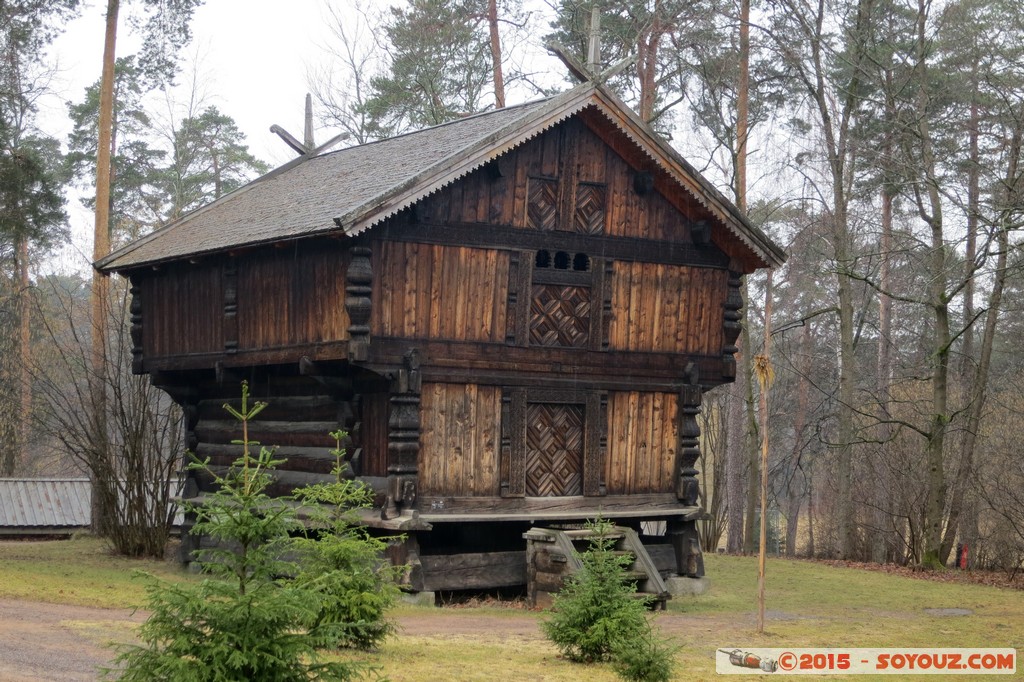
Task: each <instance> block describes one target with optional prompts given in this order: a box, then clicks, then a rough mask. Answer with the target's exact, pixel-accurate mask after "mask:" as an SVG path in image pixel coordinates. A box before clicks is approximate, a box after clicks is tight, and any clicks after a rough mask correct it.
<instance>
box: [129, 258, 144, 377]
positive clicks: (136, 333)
mask: <svg viewBox="0 0 1024 682" xmlns="http://www.w3.org/2000/svg"><path fill="white" fill-rule="evenodd" d="M130 282H131V287H130V288H129V289H128V291H129V293H131V295H132V302H131V304H130V305H129V307H128V312H129V314H130V315H131V318H130V320H129V322H130V324H131V328H130V330H129V335H130V336H131V339H132V374H142V371H143V370H142V287H141V286H140V285H139V279H138V277H132V278H131V280H130Z"/></svg>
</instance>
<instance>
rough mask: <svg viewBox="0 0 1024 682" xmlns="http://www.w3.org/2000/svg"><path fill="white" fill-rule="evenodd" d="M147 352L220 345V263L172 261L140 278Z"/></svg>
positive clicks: (211, 348)
mask: <svg viewBox="0 0 1024 682" xmlns="http://www.w3.org/2000/svg"><path fill="white" fill-rule="evenodd" d="M140 288H141V290H142V305H143V315H142V347H143V353H144V355H145V357H147V358H152V357H156V356H164V355H178V354H184V353H203V352H217V351H221V350H223V349H224V335H223V334H224V326H223V324H222V320H223V317H224V290H223V283H222V279H221V267H220V263H219V262H216V261H213V262H206V263H201V264H199V265H189V264H183V265H171V266H167V267H165V268H164V269H162V270H160V271H158V272H157V273H155V274H154V275H151V276H149V277H146V278H144V279H142V281H141V283H140Z"/></svg>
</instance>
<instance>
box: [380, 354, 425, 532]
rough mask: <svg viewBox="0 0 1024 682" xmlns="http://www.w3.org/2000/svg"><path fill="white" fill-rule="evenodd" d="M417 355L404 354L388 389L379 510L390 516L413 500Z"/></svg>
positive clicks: (417, 413)
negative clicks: (384, 475)
mask: <svg viewBox="0 0 1024 682" xmlns="http://www.w3.org/2000/svg"><path fill="white" fill-rule="evenodd" d="M419 365H420V362H419V356H418V354H417V352H416V351H415V350H412V351H409V353H407V354H406V356H405V367H403V368H402V369H400V370H398V374H397V375H396V377H395V381H394V384H393V386H392V391H391V416H390V417H389V418H388V492H387V501H386V503H385V504H384V509H383V510H382V512H381V517H382V518H384V519H393V518H395V517H397V516H399V515H400V514H401V513H402V510H403V509H408V508H411V507H412V505H413V504H414V503H415V502H416V484H417V480H416V479H417V477H418V474H419V454H420V389H421V386H422V381H421V378H420V371H419Z"/></svg>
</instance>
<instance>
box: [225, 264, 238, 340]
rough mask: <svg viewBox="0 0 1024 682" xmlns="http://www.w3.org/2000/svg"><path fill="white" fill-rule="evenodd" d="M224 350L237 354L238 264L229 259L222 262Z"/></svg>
mask: <svg viewBox="0 0 1024 682" xmlns="http://www.w3.org/2000/svg"><path fill="white" fill-rule="evenodd" d="M222 273H223V274H222V277H223V284H224V350H225V352H227V353H237V352H238V262H237V261H236V260H235V259H234V258H231V257H228V259H227V260H225V261H224V269H223V270H222Z"/></svg>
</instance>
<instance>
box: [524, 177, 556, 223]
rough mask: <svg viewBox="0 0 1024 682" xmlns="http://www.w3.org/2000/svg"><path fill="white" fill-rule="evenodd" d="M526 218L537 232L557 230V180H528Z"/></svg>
mask: <svg viewBox="0 0 1024 682" xmlns="http://www.w3.org/2000/svg"><path fill="white" fill-rule="evenodd" d="M528 184H529V195H528V197H527V207H526V208H527V210H526V217H527V222H528V223H529V226H530V227H535V228H537V229H538V230H556V229H558V180H551V179H548V178H530V180H529V183H528Z"/></svg>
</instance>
